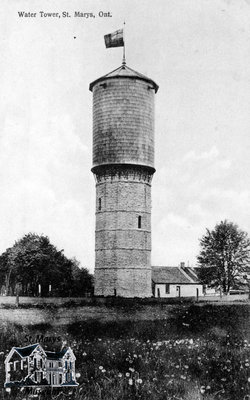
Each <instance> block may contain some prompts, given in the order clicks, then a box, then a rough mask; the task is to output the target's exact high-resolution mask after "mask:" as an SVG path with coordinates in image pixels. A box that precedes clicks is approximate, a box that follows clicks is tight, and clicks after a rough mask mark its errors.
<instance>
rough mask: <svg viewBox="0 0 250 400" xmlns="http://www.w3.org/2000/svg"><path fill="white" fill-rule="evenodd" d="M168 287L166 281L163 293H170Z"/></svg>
mask: <svg viewBox="0 0 250 400" xmlns="http://www.w3.org/2000/svg"><path fill="white" fill-rule="evenodd" d="M169 289H170V288H169V283H166V285H165V293H166V294H169V293H170V290H169Z"/></svg>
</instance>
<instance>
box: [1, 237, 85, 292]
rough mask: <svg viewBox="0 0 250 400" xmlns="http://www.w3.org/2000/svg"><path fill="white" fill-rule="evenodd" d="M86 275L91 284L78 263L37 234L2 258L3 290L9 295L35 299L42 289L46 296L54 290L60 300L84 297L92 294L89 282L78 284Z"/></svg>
mask: <svg viewBox="0 0 250 400" xmlns="http://www.w3.org/2000/svg"><path fill="white" fill-rule="evenodd" d="M82 273H84V274H85V275H86V276H87V277H88V279H89V280H91V277H92V276H91V274H90V273H89V272H88V270H86V269H81V268H80V267H79V263H78V262H77V261H76V260H75V259H73V260H71V259H68V258H67V257H66V256H65V255H64V254H63V250H57V248H56V247H55V246H54V245H52V244H51V243H50V241H49V238H48V237H47V236H43V235H37V234H35V233H28V234H27V235H25V236H24V237H23V238H22V239H20V240H18V241H17V242H15V244H14V245H13V246H12V247H11V248H9V249H7V250H6V251H5V252H4V253H3V254H2V255H1V256H0V286H1V287H2V288H3V287H4V288H5V293H6V294H7V295H9V294H14V293H15V294H16V293H17V292H19V291H20V294H22V295H28V296H29V295H31V296H34V295H37V294H38V287H39V285H40V287H41V295H42V296H47V295H48V294H50V290H49V289H50V288H52V293H51V294H53V295H56V296H63V297H64V296H81V295H84V293H85V292H86V291H89V283H88V282H87V281H86V282H85V283H84V282H83V281H82V280H80V282H78V281H79V277H80V276H81V274H82ZM76 280H77V282H76ZM17 288H18V289H17Z"/></svg>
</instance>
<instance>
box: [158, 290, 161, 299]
mask: <svg viewBox="0 0 250 400" xmlns="http://www.w3.org/2000/svg"><path fill="white" fill-rule="evenodd" d="M157 297H161V293H160V289H159V288H157Z"/></svg>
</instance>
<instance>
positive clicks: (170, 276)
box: [152, 266, 198, 284]
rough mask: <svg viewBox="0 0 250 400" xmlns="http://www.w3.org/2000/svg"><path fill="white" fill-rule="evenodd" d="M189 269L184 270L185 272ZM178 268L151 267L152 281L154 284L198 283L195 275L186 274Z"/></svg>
mask: <svg viewBox="0 0 250 400" xmlns="http://www.w3.org/2000/svg"><path fill="white" fill-rule="evenodd" d="M186 269H188V270H190V268H187V267H186V268H185V270H186ZM185 270H184V269H182V268H180V267H157V266H155V267H152V280H153V282H154V283H176V284H181V283H184V284H186V283H189V284H192V283H198V279H197V277H196V275H195V274H194V273H193V276H192V273H191V272H190V271H188V273H187V272H186V271H185Z"/></svg>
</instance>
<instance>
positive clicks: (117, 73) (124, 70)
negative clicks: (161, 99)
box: [89, 63, 159, 93]
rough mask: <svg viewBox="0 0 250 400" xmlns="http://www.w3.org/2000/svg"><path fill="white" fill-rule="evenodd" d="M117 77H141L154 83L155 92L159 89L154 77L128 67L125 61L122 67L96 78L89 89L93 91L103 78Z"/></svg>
mask: <svg viewBox="0 0 250 400" xmlns="http://www.w3.org/2000/svg"><path fill="white" fill-rule="evenodd" d="M117 78H132V79H141V80H144V81H147V82H148V83H150V84H151V85H153V87H154V89H155V93H156V92H157V90H158V89H159V86H158V85H157V84H156V83H155V82H154V81H153V80H152V79H150V78H148V77H147V76H145V75H143V74H141V73H140V72H137V71H135V70H133V69H132V68H130V67H128V66H127V65H126V64H124V63H123V64H122V65H121V66H120V67H118V68H116V69H115V70H114V71H111V72H109V73H108V74H106V75H103V76H101V77H100V78H98V79H96V80H95V81H93V82H91V83H90V85H89V90H90V91H91V92H92V89H93V87H94V86H95V84H96V83H98V82H101V81H102V80H105V79H117Z"/></svg>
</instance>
